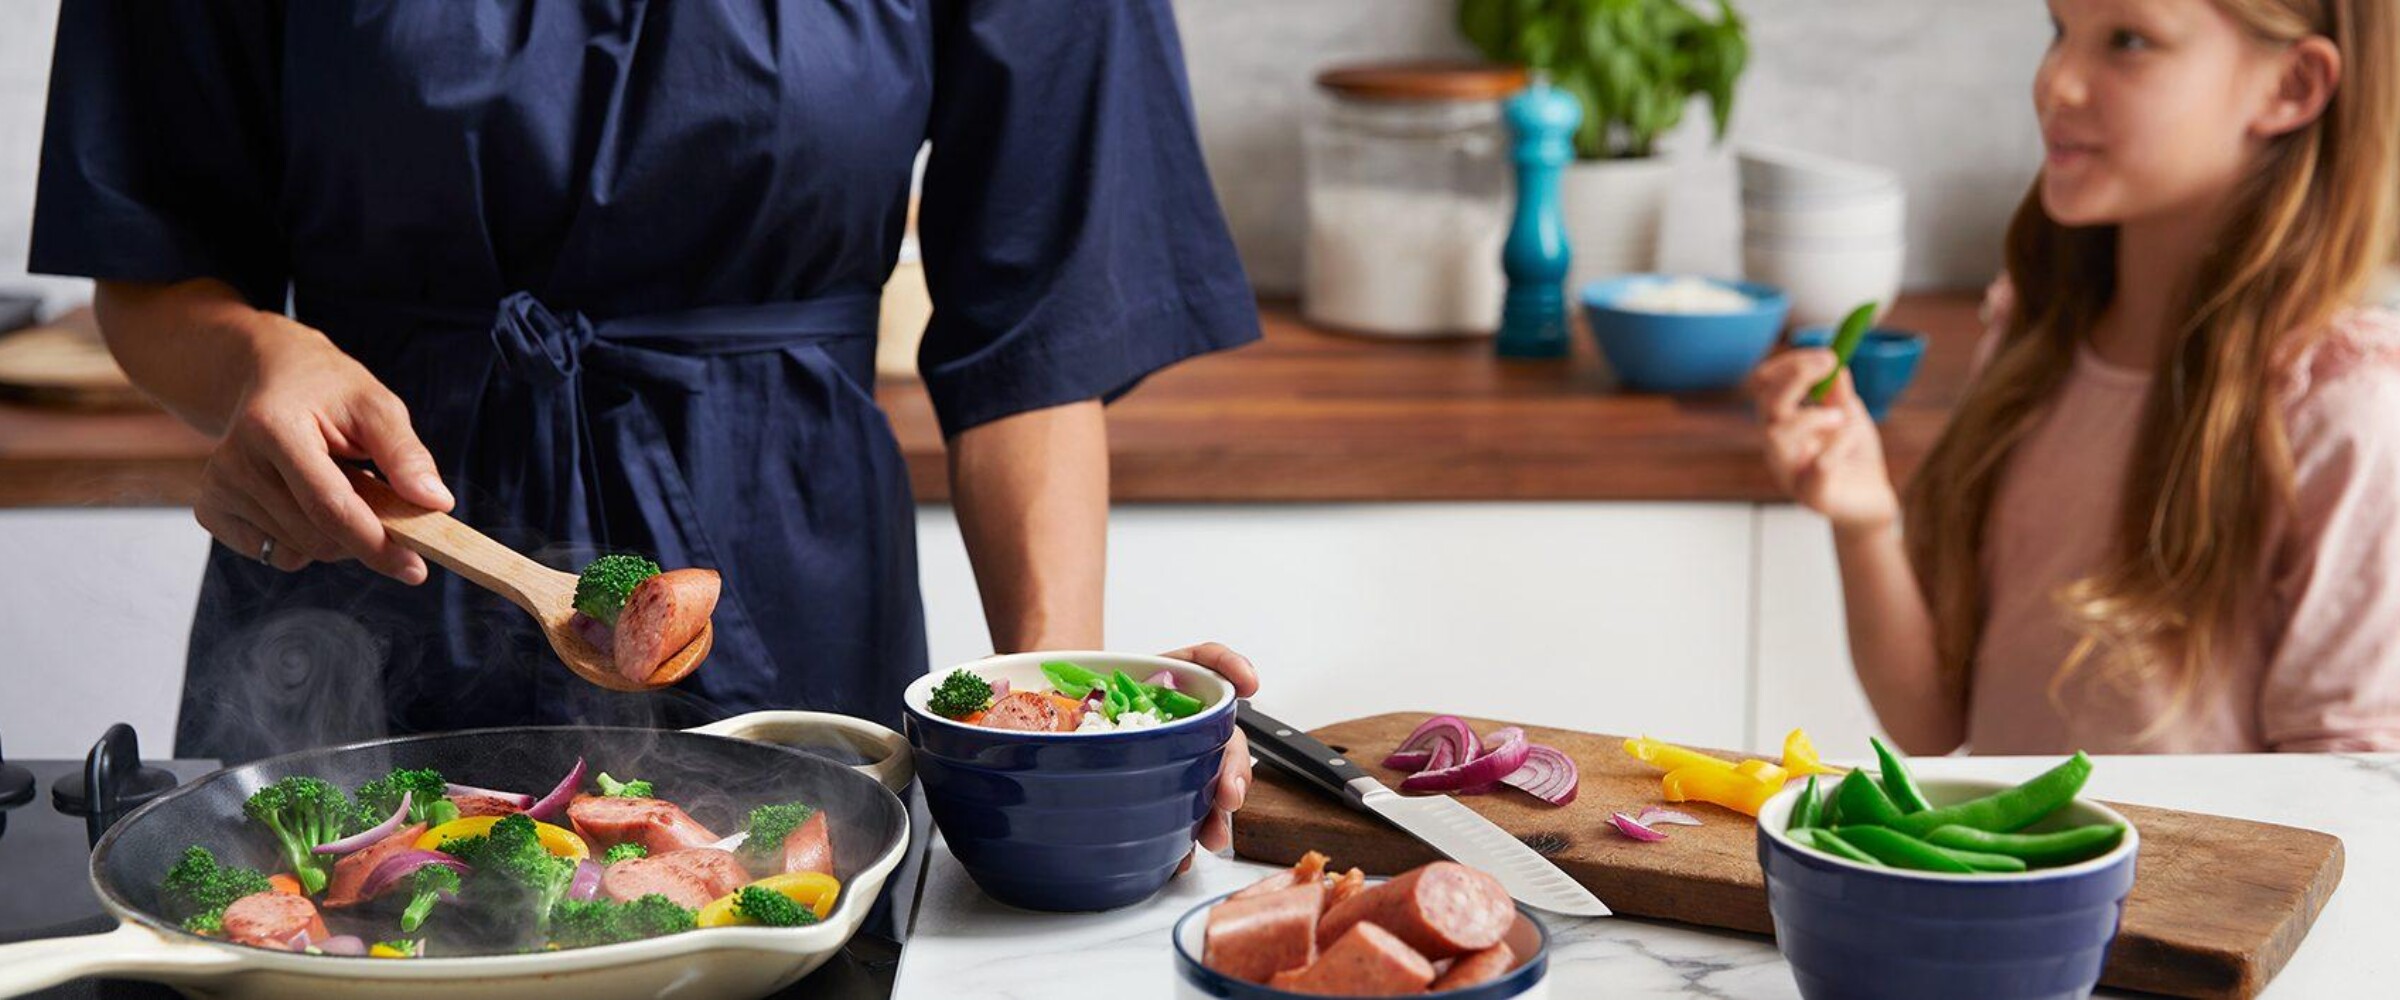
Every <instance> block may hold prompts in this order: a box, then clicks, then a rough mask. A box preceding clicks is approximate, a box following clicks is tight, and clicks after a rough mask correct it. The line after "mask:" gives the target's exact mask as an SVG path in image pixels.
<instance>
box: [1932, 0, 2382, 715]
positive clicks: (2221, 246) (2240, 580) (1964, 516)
mask: <svg viewBox="0 0 2400 1000" xmlns="http://www.w3.org/2000/svg"><path fill="white" fill-rule="evenodd" d="M2214 2H2215V3H2216V4H2217V5H2218V6H2219V7H2220V8H2222V9H2223V10H2225V11H2226V12H2227V13H2229V14H2230V15H2232V16H2233V17H2234V18H2235V19H2236V20H2238V21H2240V22H2242V23H2243V24H2244V25H2245V26H2246V27H2248V28H2249V29H2250V30H2252V31H2254V32H2256V33H2257V34H2259V35H2260V36H2262V37H2264V38H2267V39H2270V40H2274V41H2279V42H2284V43H2291V42H2296V41H2300V40H2302V39H2305V38H2307V37H2309V36H2312V35H2321V36H2324V37H2325V38H2328V39H2330V40H2332V41H2333V43H2334V45H2335V46H2336V47H2337V48H2339V49H2340V51H2341V54H2342V77H2341V80H2340V82H2339V84H2338V86H2337V88H2336V90H2335V92H2334V94H2333V98H2332V102H2331V104H2330V105H2329V106H2328V107H2327V108H2326V109H2325V112H2324V114H2322V115H2321V116H2320V117H2319V118H2318V119H2317V120H2316V121H2315V122H2314V123H2312V124H2310V125H2308V126H2306V127H2304V128H2301V129H2298V130H2296V131H2294V132H2291V133H2289V134H2286V135H2283V136H2280V137H2277V138H2276V139H2275V140H2274V141H2273V142H2272V144H2271V145H2270V146H2269V147H2268V149H2267V151H2266V152H2265V154H2264V156H2263V158H2262V159H2261V161H2260V162H2259V163H2258V164H2257V165H2256V169H2255V171H2254V172H2253V173H2252V174H2251V176H2250V177H2249V178H2247V179H2246V180H2245V182H2244V183H2243V184H2242V185H2241V187H2240V188H2239V190H2238V191H2237V193H2236V194H2235V196H2234V201H2233V204H2232V206H2231V211H2230V212H2229V213H2228V215H2227V222H2226V224H2225V228H2224V231H2223V232H2222V234H2221V237H2220V239H2218V240H2217V241H2216V242H2215V243H2214V244H2213V245H2212V247H2211V249H2210V250H2209V251H2208V252H2207V254H2206V255H2205V257H2204V259H2203V261H2202V263H2201V265H2200V269H2199V271H2198V274H2197V277H2196V279H2195V280H2194V281H2193V282H2192V284H2191V288H2190V289H2189V290H2188V291H2187V293H2186V295H2185V300H2184V305H2183V307H2182V311H2181V315H2182V319H2181V324H2180V329H2179V330H2178V332H2177V334H2176V335H2175V336H2173V337H2171V338H2169V340H2168V343H2167V345H2166V347H2165V354H2164V356H2163V357H2162V358H2160V361H2159V365H2158V369H2157V370H2158V372H2159V374H2158V376H2157V377H2156V378H2155V379H2154V380H2153V382H2152V389H2151V392H2150V395H2149V400H2148V403H2147V404H2146V410H2145V412H2144V413H2143V416H2142V423H2141V428H2140V430H2139V432H2138V437H2137V438H2136V444H2135V447H2134V450H2133V456H2132V465H2131V467H2130V468H2129V469H2128V470H2127V473H2126V479H2125V492H2124V507H2123V508H2122V510H2121V511H2120V512H2119V515H2118V526H2117V527H2118V531H2117V544H2116V552H2115V554H2114V556H2113V557H2112V559H2111V561H2110V562H2109V563H2108V564H2106V565H2105V566H2103V567H2102V568H2101V569H2100V570H2099V571H2098V572H2097V573H2095V574H2094V575H2093V576H2091V577H2088V578H2086V579H2083V580H2079V581H2076V582H2075V583H2073V584H2071V585H2069V586H2067V587H2065V588H2064V589H2063V590H2061V591H2060V592H2059V593H2058V595H2057V598H2058V602H2059V605H2060V607H2061V609H2062V611H2063V613H2064V614H2065V616H2066V619H2067V621H2068V622H2069V624H2070V625H2071V626H2072V627H2074V628H2075V629H2076V630H2077V632H2078V633H2079V634H2080V636H2081V641H2080V642H2079V643H2078V644H2077V646H2076V649H2075V651H2074V653H2073V654H2071V655H2070V656H2069V658H2068V660H2067V661H2066V662H2065V663H2063V664H2061V665H2060V672H2059V675H2058V677H2057V679H2056V681H2054V684H2053V688H2052V690H2053V692H2054V693H2055V692H2056V691H2057V684H2058V683H2063V681H2064V680H2065V678H2066V677H2067V676H2068V675H2069V674H2071V673H2073V672H2074V671H2075V670H2077V669H2078V668H2079V667H2080V666H2081V665H2083V664H2084V663H2085V662H2087V661H2092V660H2095V659H2096V660H2097V662H2099V663H2101V664H2102V665H2104V666H2105V667H2106V668H2107V669H2109V670H2111V671H2122V672H2125V673H2126V674H2127V675H2128V676H2133V677H2140V678H2152V677H2163V678H2166V679H2168V680H2170V681H2171V683H2172V684H2173V686H2174V691H2175V696H2174V702H2173V708H2172V709H2171V710H2170V711H2169V712H2167V713H2165V715H2163V716H2162V717H2161V718H2160V719H2159V720H2158V722H2157V723H2154V724H2153V729H2152V734H2155V732H2156V731H2157V728H2158V726H2159V725H2161V724H2163V723H2164V722H2165V721H2168V720H2170V719H2172V718H2173V717H2174V715H2175V714H2177V713H2179V712H2180V711H2182V710H2183V709H2184V708H2185V707H2186V705H2187V704H2188V702H2189V700H2190V698H2191V695H2192V694H2193V692H2194V691H2195V690H2197V689H2198V688H2199V686H2200V685H2201V684H2202V682H2203V681H2205V680H2206V679H2207V677H2208V675H2209V672H2210V671H2211V670H2212V669H2213V667H2212V664H2213V662H2214V659H2215V656H2216V649H2217V646H2218V645H2219V643H2220V641H2221V639H2222V637H2223V635H2224V633H2225V629H2226V627H2227V626H2228V625H2229V624H2231V623H2232V621H2233V619H2234V617H2235V615H2236V613H2237V612H2239V611H2240V610H2241V609H2242V608H2243V607H2244V602H2245V601H2248V600H2251V599H2254V598H2256V597H2257V596H2259V594H2260V591H2259V590H2257V589H2256V588H2255V586H2254V584H2255V581H2256V577H2257V576H2258V571H2259V569H2260V567H2261V565H2262V563H2261V558H2262V556H2263V554H2264V553H2263V549H2264V547H2265V544H2266V542H2265V538H2266V534H2267V532H2268V528H2269V523H2270V519H2271V515H2272V514H2273V513H2274V512H2275V510H2276V509H2277V505H2279V504H2286V503H2288V502H2289V501H2290V497H2291V493H2292V475H2293V471H2292V457H2291V448H2290V444H2289V442H2288V441H2287V439H2286V437H2285V432H2284V426H2283V420H2282V414H2281V413H2280V411H2279V407H2278V406H2277V405H2276V392H2275V384H2276V381H2277V376H2278V373H2279V372H2281V371H2282V370H2283V366H2284V365H2286V364H2288V363H2289V362H2290V361H2291V359H2292V358H2293V357H2295V356H2296V355H2297V354H2298V353H2299V352H2301V351H2302V350H2304V349H2305V348H2306V347H2307V346H2308V344H2307V343H2306V341H2305V340H2304V339H2303V336H2304V334H2302V333H2301V332H2302V331H2314V330H2321V329H2323V328H2324V326H2325V324H2326V322H2327V321H2328V320H2329V319H2330V318H2331V317H2332V315H2333V313H2334V312H2336V311H2337V310H2339V309H2342V308H2343V307H2345V306H2347V305H2350V304H2352V303H2354V302H2356V301H2357V300H2358V299H2359V298H2360V297H2361V296H2362V295H2363V293H2364V292H2365V290H2366V288H2367V285H2368V284H2369V283H2370V282H2371V281H2372V280H2373V278H2374V276H2375V274H2376V272H2377V270H2378V269H2379V268H2380V267H2381V266H2383V265H2384V264H2385V263H2387V262H2388V261H2390V260H2391V258H2392V254H2393V251H2394V248H2395V243H2396V241H2400V10H2396V9H2395V8H2400V3H2395V2H2394V0H2214ZM2116 244H2117V230H2116V228H2115V227H2113V226H2099V227H2086V228H2069V227H2066V226H2063V225H2060V224H2059V223H2057V222H2055V221H2053V220H2052V219H2051V218H2050V217H2049V215H2048V213H2046V212H2044V211H2043V209H2042V204H2041V184H2040V182H2039V181H2038V180H2037V181H2036V182H2035V184H2034V188H2033V190H2032V191H2031V192H2030V193H2028V194H2027V195H2026V196H2025V200H2024V202H2023V203H2022V204H2021V205H2019V206H2018V208H2017V214H2016V218H2015V219H2014V220H2013V221H2012V222H2011V223H2010V225H2009V230H2008V239H2007V250H2006V253H2007V266H2008V276H2009V279H2010V281H2011V283H2012V284H2013V285H2014V286H2015V289H2016V301H2017V302H2018V303H2019V307H2018V308H2017V309H2016V310H2015V311H2014V314H2013V315H2012V316H2011V317H2010V319H2009V320H2008V323H2007V327H2006V329H2005V330H2004V331H2003V333H2002V340H2001V343H2000V346H1999V348H1998V349H1997V350H1996V351H1995V352H1994V354H1993V356H1992V358H1991V361H1990V362H1989V364H1988V367H1987V368H1986V369H1985V371H1984V374H1983V375H1982V377H1981V378H1979V379H1977V380H1976V383H1975V385H1974V386H1973V387H1971V388H1970V389H1969V391H1968V392H1967V394H1966V397H1965V398H1964V399H1962V400H1961V401H1960V403H1959V406H1958V409H1957V412H1956V414H1955V415H1954V416H1953V417H1952V419H1951V421H1950V424H1949V426H1948V427H1947V428H1946V429H1944V431H1943V432H1942V436H1941V439H1940V440H1939V441H1937V442H1936V443H1935V445H1934V448H1933V451H1932V452H1931V453H1930V454H1929V455H1928V456H1927V457H1926V460H1925V462H1924V465H1923V466H1922V467H1921V468H1920V470H1919V471H1918V473H1917V475H1916V477H1915V478H1914V479H1913V480H1912V481H1911V482H1910V484H1909V487H1908V490H1907V493H1906V497H1905V513H1906V523H1907V525H1908V529H1909V530H1908V533H1907V535H1908V547H1909V555H1910V558H1911V560H1912V561H1913V562H1914V564H1915V567H1916V571H1917V579H1918V581H1919V583H1920V585H1921V586H1922V587H1923V589H1924V591H1925V595H1926V599H1927V601H1928V602H1929V604H1930V606H1931V608H1932V609H1933V617H1934V624H1935V645H1936V647H1937V652H1938V655H1939V658H1940V664H1941V667H1942V671H1943V680H1944V682H1945V684H1946V685H1947V688H1946V690H1947V691H1948V693H1949V694H1950V695H1951V696H1952V697H1954V698H1956V699H1958V701H1959V703H1961V704H1963V703H1964V700H1965V698H1966V691H1967V686H1968V677H1969V673H1970V671H1971V670H1972V669H1973V659H1974V655H1975V650H1976V646H1977V644H1978V642H1979V640H1980V638H1981V636H1980V633H1981V631H1982V626H1983V619H1984V612H1985V602H1984V595H1983V546H1984V531H1985V526H1986V524H1987V523H1988V521H1989V515H1990V512H1991V507H1992V502H1993V497H1994V495H1995V493H1996V491H1997V486H1998V483H1999V479H2000V475H2001V472H2002V470H2004V469H2005V468H2006V467H2007V463H2008V457H2009V454H2010V453H2011V451H2013V450H2014V449H2015V447H2016V446H2017V444H2018V443H2019V442H2021V441H2023V440H2024V439H2025V437H2026V436H2027V435H2028V434H2029V433H2030V432H2031V431H2032V430H2033V427H2034V424H2035V422H2036V420H2037V419H2038V417H2039V416H2040V415H2041V413H2042V411H2043V404H2044V403H2045V402H2046V401H2047V400H2048V399H2049V398H2050V397H2051V396H2052V395H2053V394H2054V393H2055V392H2056V391H2057V389H2058V387H2059V385H2060V384H2061V381H2062V380H2063V379H2064V378H2065V377H2066V375H2067V372H2068V370H2069V369H2070V368H2072V367H2073V365H2074V361H2075V355H2076V351H2077V349H2078V347H2077V345H2078V344H2080V343H2081V342H2082V341H2083V340H2084V338H2085V337H2086V336H2087V335H2088V334H2089V332H2090V331H2091V329H2092V327H2093V325H2094V324H2095V323H2096V322H2097V321H2098V320H2099V318H2100V315H2101V313H2102V311H2103V310H2105V309H2106V308H2107V306H2108V303H2109V299H2110V298H2111V296H2112V295H2113V293H2114V291H2115V282H2114V275H2115V272H2116ZM2095 653H2098V654H2100V655H2099V656H2097V657H2095V656H2094V654H2095Z"/></svg>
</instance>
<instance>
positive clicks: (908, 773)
mask: <svg viewBox="0 0 2400 1000" xmlns="http://www.w3.org/2000/svg"><path fill="white" fill-rule="evenodd" d="M692 732H695V733H705V734H707V735H710V736H730V737H733V738H734V739H737V740H752V741H755V742H759V743H773V744H776V745H778V746H787V747H805V746H809V745H812V744H814V745H818V746H822V745H824V742H825V739H826V738H827V737H828V736H830V737H832V738H833V739H836V740H839V741H841V742H842V743H845V744H848V745H849V746H851V747H852V748H855V749H856V750H858V751H859V752H860V753H863V754H866V755H867V756H869V757H872V758H874V760H873V761H871V762H869V763H865V764H859V765H856V766H857V768H858V770H860V771H862V772H865V773H866V775H867V776H868V777H870V778H873V779H875V780H877V781H880V782H883V787H885V788H889V789H891V790H892V793H893V794H895V795H897V794H899V793H900V792H901V791H902V790H904V789H906V788H907V787H908V782H909V779H911V778H914V777H916V773H917V768H916V759H915V758H914V757H911V756H910V755H909V749H908V741H907V740H906V739H903V738H902V737H901V736H900V734H899V733H895V732H893V731H891V730H889V729H885V728H883V727H882V726H878V725H876V724H874V723H872V722H868V721H866V720H865V719H854V718H851V717H849V716H847V715H835V714H833V713H830V712H750V713H747V714H743V715H737V716H734V717H732V718H730V719H719V720H717V721H715V722H711V723H709V724H708V725H705V726H699V727H696V728H694V729H693V730H692Z"/></svg>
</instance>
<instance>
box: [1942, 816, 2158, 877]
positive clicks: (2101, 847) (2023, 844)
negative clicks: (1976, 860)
mask: <svg viewBox="0 0 2400 1000" xmlns="http://www.w3.org/2000/svg"><path fill="white" fill-rule="evenodd" d="M2124 839H2125V828H2124V827H2121V826H2118V825H2116V824H2114V823H2095V824H2093V825H2091V826H2078V827H2075V828H2073V829H2068V830H2060V831H2057V832H2055V833H1990V832H1987V831H1984V830H1976V829H1972V828H1969V827H1964V826H1944V827H1937V828H1935V829H1934V831H1933V832H1931V833H1928V834H1926V835H1925V841H1926V843H1929V844H1933V845H1934V846H1937V847H1947V848H1950V849H1952V850H1960V851H1981V852H1983V853H1985V854H2005V855H2007V856H2009V857H2012V858H2022V859H2024V861H2025V863H2026V864H2027V865H2030V866H2032V867H2035V868H2055V867H2058V866H2060V865H2071V864H2075V863H2076V862H2079V861H2089V860H2091V859H2093V858H2096V857H2099V856H2101V855H2103V854H2106V853H2108V852H2110V851H2113V850H2116V848H2117V844H2119V843H2121V842H2123V841H2124Z"/></svg>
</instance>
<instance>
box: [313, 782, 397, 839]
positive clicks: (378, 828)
mask: <svg viewBox="0 0 2400 1000" xmlns="http://www.w3.org/2000/svg"><path fill="white" fill-rule="evenodd" d="M408 796H409V793H407V792H401V793H400V808H398V809H394V810H392V817H391V818H390V819H387V820H384V821H383V822H381V823H377V824H375V826H374V827H373V828H372V829H369V830H365V831H362V832H359V833H353V834H351V835H349V836H347V837H343V838H342V839H340V840H328V841H326V842H324V843H322V844H318V845H317V846H315V847H312V848H309V853H312V854H348V853H350V852H352V851H355V850H358V849H359V848H362V847H371V846H373V845H375V844H378V843H382V842H383V838H385V837H389V836H391V835H392V831H394V830H398V829H400V821H401V820H403V819H406V818H408Z"/></svg>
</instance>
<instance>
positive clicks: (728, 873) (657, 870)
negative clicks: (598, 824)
mask: <svg viewBox="0 0 2400 1000" xmlns="http://www.w3.org/2000/svg"><path fill="white" fill-rule="evenodd" d="M749 882H750V873H749V872H747V871H745V870H743V869H742V863H741V861H739V860H737V859H735V858H734V856H733V852H731V851H721V850H718V849H716V848H713V847H698V848H693V849H691V850H685V851H672V852H669V853H666V854H653V855H651V856H649V857H646V858H627V859H625V860H623V861H619V862H617V863H616V864H613V865H610V866H608V870H607V871H605V872H602V873H600V894H601V895H603V896H606V897H608V898H610V899H613V900H616V901H618V902H620V903H630V902H632V901H634V900H637V899H640V898H642V897H643V896H647V895H650V894H651V893H657V894H659V895H661V896H665V897H667V898H668V899H671V900H674V901H675V905H677V906H681V907H684V908H685V909H691V910H697V909H699V908H701V907H703V906H707V905H708V904H709V903H711V902H713V901H715V900H716V899H717V898H719V897H721V896H726V895H730V894H731V893H732V892H733V891H734V890H736V889H739V888H741V887H742V886H744V885H747V884H749Z"/></svg>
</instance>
